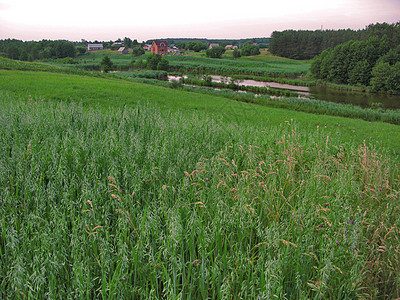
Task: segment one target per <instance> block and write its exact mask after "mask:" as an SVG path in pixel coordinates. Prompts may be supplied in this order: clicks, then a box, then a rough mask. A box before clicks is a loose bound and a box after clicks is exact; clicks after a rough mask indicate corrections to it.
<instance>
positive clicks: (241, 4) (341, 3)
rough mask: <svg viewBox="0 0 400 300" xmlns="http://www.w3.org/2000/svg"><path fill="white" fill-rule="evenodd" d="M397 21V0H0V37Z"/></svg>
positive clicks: (155, 34)
mask: <svg viewBox="0 0 400 300" xmlns="http://www.w3.org/2000/svg"><path fill="white" fill-rule="evenodd" d="M399 21H400V0H374V1H373V0H330V1H327V0H303V1H299V0H278V1H277V0H274V1H268V0H247V1H243V0H238V1H236V0H200V1H187V0H185V1H184V0H162V1H161V0H153V1H145V0H136V1H133V0H129V1H127V0H119V1H101V0H96V1H93V0H68V1H55V0H0V39H7V38H15V39H21V40H41V39H53V40H55V39H67V40H71V41H79V40H81V39H86V40H91V41H94V40H99V41H100V40H101V41H108V40H116V39H117V38H122V39H123V38H124V37H130V38H132V39H137V40H138V41H143V40H147V39H156V38H177V37H198V38H210V39H212V38H219V39H221V38H228V39H229V38H231V39H238V38H252V37H269V36H271V33H272V32H273V31H275V30H276V31H282V30H286V29H295V30H298V29H304V30H316V29H321V26H322V28H323V29H347V28H350V29H355V30H357V29H363V28H364V27H365V26H367V25H369V24H374V23H378V22H379V23H383V22H386V23H390V24H391V23H396V22H399Z"/></svg>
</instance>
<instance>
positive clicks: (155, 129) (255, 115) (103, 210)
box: [0, 70, 400, 299]
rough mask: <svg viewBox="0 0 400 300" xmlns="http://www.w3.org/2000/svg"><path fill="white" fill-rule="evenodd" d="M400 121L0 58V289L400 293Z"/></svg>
mask: <svg viewBox="0 0 400 300" xmlns="http://www.w3.org/2000/svg"><path fill="white" fill-rule="evenodd" d="M399 140H400V127H399V126H396V125H391V124H385V123H381V122H365V121H362V120H355V119H349V118H342V117H332V116H324V115H313V114H308V113H303V112H296V111H291V110H285V109H279V108H273V107H267V106H261V105H255V104H249V103H243V102H237V101H233V100H229V99H226V98H223V97H216V96H212V95H206V94H198V93H190V92H185V91H182V90H174V89H169V88H164V87H160V86H153V85H147V84H142V83H138V82H131V81H127V80H123V79H118V78H113V77H93V76H91V74H87V75H83V74H82V75H79V74H64V73H50V72H43V71H41V72H39V71H36V72H34V71H21V70H0V151H1V153H2V154H3V155H1V156H0V199H1V202H0V222H1V227H0V298H28V299H43V298H51V299H53V298H62V299H64V298H67V299H68V298H71V299H72V298H73V299H76V298H88V299H93V298H102V299H122V298H125V299H132V298H133V299H149V298H150V299H207V298H210V299H226V298H229V299H231V298H233V299H255V298H265V299H271V298H278V299H285V298H286V299H354V298H367V299H377V298H381V299H387V298H389V299H392V298H397V297H400V283H399V282H400V281H399V274H400V262H399V259H400V257H399V254H400V253H399V244H400V232H399V229H398V228H399V225H400V218H399V213H400V211H399V210H400V205H399V196H400V193H399V191H400V171H399V167H398V166H399V164H398V163H399V155H400V151H399V150H400V149H399V144H398V141H399Z"/></svg>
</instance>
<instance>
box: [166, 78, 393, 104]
mask: <svg viewBox="0 0 400 300" xmlns="http://www.w3.org/2000/svg"><path fill="white" fill-rule="evenodd" d="M180 77H181V76H168V80H169V81H172V80H179V79H180ZM185 77H186V76H185ZM211 78H212V80H213V81H214V82H224V83H229V82H230V80H231V78H230V77H225V76H217V75H211ZM236 84H237V85H242V86H258V87H271V88H276V89H285V90H290V91H294V92H297V93H298V94H299V95H301V97H306V98H314V99H318V100H324V101H330V102H336V103H344V104H353V105H357V106H361V107H371V106H372V105H373V103H380V104H379V105H381V107H382V108H384V109H400V95H387V94H377V93H362V92H349V91H341V90H336V89H332V88H328V87H326V86H322V87H316V86H314V87H306V86H295V85H290V84H282V83H277V82H263V81H256V80H251V79H243V80H237V81H236Z"/></svg>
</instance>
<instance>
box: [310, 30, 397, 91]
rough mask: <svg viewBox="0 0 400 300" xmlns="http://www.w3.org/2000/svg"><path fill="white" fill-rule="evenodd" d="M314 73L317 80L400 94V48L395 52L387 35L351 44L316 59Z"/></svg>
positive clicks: (395, 49) (328, 50)
mask: <svg viewBox="0 0 400 300" xmlns="http://www.w3.org/2000/svg"><path fill="white" fill-rule="evenodd" d="M311 73H312V75H313V76H314V77H315V78H317V79H322V80H327V81H330V82H334V83H338V84H350V85H364V86H371V88H372V90H373V91H386V92H389V93H393V94H399V93H400V45H399V46H397V47H396V48H392V47H391V45H390V43H389V39H388V37H387V36H386V35H384V36H383V37H382V38H378V37H377V36H373V37H370V38H369V39H368V40H366V41H349V42H347V43H344V44H340V45H338V46H336V47H335V48H334V49H332V48H328V49H327V50H325V51H323V52H322V53H321V54H320V55H319V56H316V57H315V58H314V60H313V62H312V65H311Z"/></svg>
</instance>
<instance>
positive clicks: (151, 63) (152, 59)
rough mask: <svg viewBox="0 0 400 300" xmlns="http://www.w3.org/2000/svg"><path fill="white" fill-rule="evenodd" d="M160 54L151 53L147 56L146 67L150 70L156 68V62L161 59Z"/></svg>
mask: <svg viewBox="0 0 400 300" xmlns="http://www.w3.org/2000/svg"><path fill="white" fill-rule="evenodd" d="M161 59H162V56H161V55H160V54H151V55H149V56H148V57H147V61H146V64H147V68H149V69H151V70H157V66H158V63H159V62H160V61H161Z"/></svg>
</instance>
